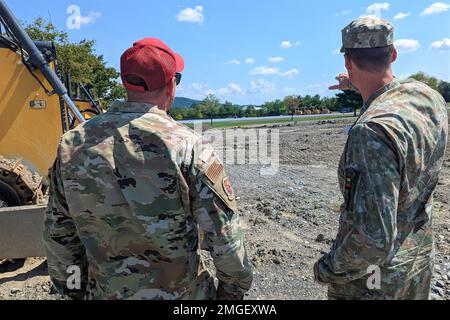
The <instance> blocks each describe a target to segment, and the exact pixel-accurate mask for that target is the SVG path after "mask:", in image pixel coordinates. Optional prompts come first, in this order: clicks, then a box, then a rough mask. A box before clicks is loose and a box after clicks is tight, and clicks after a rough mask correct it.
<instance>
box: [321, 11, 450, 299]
mask: <svg viewBox="0 0 450 320" xmlns="http://www.w3.org/2000/svg"><path fill="white" fill-rule="evenodd" d="M393 43H394V28H393V26H392V25H391V24H390V23H389V22H388V21H386V20H382V19H378V18H374V17H368V18H362V19H358V20H356V21H354V22H352V23H351V24H350V25H349V26H347V27H346V28H345V29H344V30H343V48H342V52H345V59H346V67H347V69H349V75H348V76H347V75H340V76H339V77H338V78H337V79H338V80H339V81H340V82H341V83H340V85H338V86H334V87H331V89H350V88H351V87H353V88H357V89H358V90H359V92H360V93H361V94H362V96H363V98H364V102H365V103H364V106H363V108H362V110H361V116H360V117H359V119H358V120H357V121H356V123H355V124H354V126H353V128H352V129H351V131H350V133H349V138H348V142H347V145H346V147H345V151H344V153H343V155H342V158H341V161H340V165H339V173H338V175H339V183H340V188H341V191H342V194H343V195H344V198H345V203H344V204H343V205H342V208H341V217H340V225H339V231H338V235H337V238H336V240H335V242H334V244H333V246H332V248H331V251H330V252H329V253H328V254H326V255H325V256H323V257H322V258H321V259H320V260H319V261H318V262H317V263H316V265H315V267H314V273H315V277H316V281H318V282H319V283H321V284H324V285H328V288H329V290H328V297H329V299H408V300H414V299H428V297H429V292H430V283H431V279H432V272H433V257H434V242H433V222H432V221H433V193H434V191H435V188H436V186H437V183H438V180H439V173H440V170H441V167H442V163H443V158H444V154H445V151H446V150H445V148H446V145H447V136H448V119H447V117H448V115H447V107H446V104H445V102H444V100H443V98H442V96H440V95H439V93H437V92H436V91H434V90H433V89H431V88H429V87H428V86H427V85H425V84H423V83H420V82H417V81H414V80H406V81H398V80H397V79H395V78H394V77H393V76H392V71H391V63H392V62H394V61H395V59H396V57H397V52H396V51H395V49H394V48H393ZM377 58H379V59H381V60H383V59H384V60H383V61H384V63H383V61H381V63H379V62H380V61H376V59H377ZM374 59H375V60H374ZM386 59H387V60H386ZM374 61H375V62H374ZM380 65H381V67H380ZM351 84H353V85H351ZM372 271H374V272H375V273H371V272H372ZM377 278H378V280H379V283H377V280H376V279H377Z"/></svg>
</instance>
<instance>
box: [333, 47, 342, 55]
mask: <svg viewBox="0 0 450 320" xmlns="http://www.w3.org/2000/svg"><path fill="white" fill-rule="evenodd" d="M331 54H341V48H339V49H336V50H334V51H333V52H332V53H331Z"/></svg>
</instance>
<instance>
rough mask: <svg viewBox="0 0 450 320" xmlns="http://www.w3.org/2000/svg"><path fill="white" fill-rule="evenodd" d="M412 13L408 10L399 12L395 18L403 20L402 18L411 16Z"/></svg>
mask: <svg viewBox="0 0 450 320" xmlns="http://www.w3.org/2000/svg"><path fill="white" fill-rule="evenodd" d="M410 15H411V13H409V12H407V13H404V12H399V13H397V14H396V15H395V17H394V20H401V19H405V18H406V17H409V16H410Z"/></svg>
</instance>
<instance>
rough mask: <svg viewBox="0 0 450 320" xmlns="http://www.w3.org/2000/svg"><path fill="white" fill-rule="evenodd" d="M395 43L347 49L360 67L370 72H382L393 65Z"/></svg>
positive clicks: (348, 55)
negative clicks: (377, 46)
mask: <svg viewBox="0 0 450 320" xmlns="http://www.w3.org/2000/svg"><path fill="white" fill-rule="evenodd" d="M393 52H394V45H390V46H386V47H379V48H359V49H353V48H352V49H349V48H346V49H345V55H346V56H347V57H349V58H350V59H351V60H352V61H353V62H354V63H355V64H356V65H357V66H358V68H360V69H362V70H364V71H368V72H380V71H383V70H384V69H387V68H389V66H390V65H391V58H392V53H393Z"/></svg>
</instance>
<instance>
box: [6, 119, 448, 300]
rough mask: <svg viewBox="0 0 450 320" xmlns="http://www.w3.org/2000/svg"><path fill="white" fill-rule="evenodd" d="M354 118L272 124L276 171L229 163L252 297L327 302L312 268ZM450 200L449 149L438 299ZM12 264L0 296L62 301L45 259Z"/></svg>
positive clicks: (443, 283)
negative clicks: (276, 150) (250, 267)
mask: <svg viewBox="0 0 450 320" xmlns="http://www.w3.org/2000/svg"><path fill="white" fill-rule="evenodd" d="M351 122H352V120H351V119H350V120H337V121H327V122H325V123H322V122H320V123H318V122H317V121H313V122H307V123H299V124H298V125H291V126H284V127H279V128H278V127H277V126H275V127H276V128H275V129H279V130H280V166H279V170H278V173H277V174H276V175H274V176H264V175H261V174H260V170H261V165H227V172H228V175H229V178H230V180H231V182H232V183H233V185H234V187H235V190H236V193H237V195H238V197H239V200H238V202H239V206H240V214H241V215H242V224H243V227H244V229H245V233H246V242H247V249H248V251H249V256H250V260H251V261H252V264H253V266H254V274H255V280H254V284H253V287H252V289H251V290H250V292H249V294H248V296H247V299H283V300H289V299H326V289H325V288H323V287H321V286H319V285H317V284H315V283H314V279H313V272H312V268H313V265H314V263H315V262H316V260H317V259H318V258H320V257H321V256H322V254H323V253H324V252H327V251H328V249H329V247H330V245H331V243H332V241H333V239H334V237H335V235H336V232H337V227H338V219H339V206H340V204H341V202H342V200H343V199H342V197H341V195H340V192H339V190H338V184H337V174H336V171H337V165H338V161H339V157H340V155H341V153H342V151H343V148H344V145H345V141H346V139H347V135H346V134H345V128H346V127H347V126H348V125H350V124H351ZM250 143H251V142H250ZM230 147H234V146H230ZM448 149H449V151H450V144H449V147H448ZM449 200H450V156H449V152H447V156H446V160H445V163H444V169H443V172H442V177H441V182H440V183H439V187H438V190H437V192H436V195H435V205H434V209H435V210H434V225H435V230H436V248H437V255H436V263H437V267H436V272H435V278H434V280H433V289H432V298H433V299H450V221H449V213H450V204H449ZM13 267H14V266H13ZM15 267H16V268H18V269H17V270H11V269H10V270H9V271H8V270H6V271H7V272H3V273H1V274H0V299H61V297H60V296H59V295H55V294H54V292H53V290H52V288H51V283H50V281H49V278H48V276H47V271H46V264H45V260H44V259H40V258H39V259H28V260H27V261H26V262H25V263H24V264H23V266H21V263H18V264H17V265H16V266H15ZM4 271H5V270H4Z"/></svg>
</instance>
